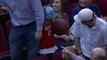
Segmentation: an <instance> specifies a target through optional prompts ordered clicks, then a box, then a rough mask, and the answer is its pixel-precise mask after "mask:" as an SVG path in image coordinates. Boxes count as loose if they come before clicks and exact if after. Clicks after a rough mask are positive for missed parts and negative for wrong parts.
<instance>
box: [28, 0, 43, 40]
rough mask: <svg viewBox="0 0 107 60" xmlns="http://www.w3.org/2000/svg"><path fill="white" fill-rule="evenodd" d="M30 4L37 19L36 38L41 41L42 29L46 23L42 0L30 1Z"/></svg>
mask: <svg viewBox="0 0 107 60" xmlns="http://www.w3.org/2000/svg"><path fill="white" fill-rule="evenodd" d="M29 4H30V5H31V8H32V10H33V12H34V15H35V18H36V24H37V29H36V33H35V38H36V39H37V40H41V38H42V27H43V23H44V12H43V8H42V4H41V1H40V0H29Z"/></svg>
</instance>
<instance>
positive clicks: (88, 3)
mask: <svg viewBox="0 0 107 60" xmlns="http://www.w3.org/2000/svg"><path fill="white" fill-rule="evenodd" d="M83 8H89V9H91V10H92V11H94V12H95V14H96V15H97V16H98V17H101V14H100V11H99V9H98V7H97V6H96V5H95V4H93V3H92V0H79V2H78V3H77V4H76V6H75V7H74V8H73V10H72V12H71V15H70V25H71V26H72V24H73V23H74V19H73V17H74V16H75V15H76V14H78V12H79V11H80V10H81V9H83Z"/></svg>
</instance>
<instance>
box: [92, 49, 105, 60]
mask: <svg viewBox="0 0 107 60" xmlns="http://www.w3.org/2000/svg"><path fill="white" fill-rule="evenodd" d="M90 58H91V60H106V51H105V50H104V49H103V48H94V49H92V51H91V56H90Z"/></svg>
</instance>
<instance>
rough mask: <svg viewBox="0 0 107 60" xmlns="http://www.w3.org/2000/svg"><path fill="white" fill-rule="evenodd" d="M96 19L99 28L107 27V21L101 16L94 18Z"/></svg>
mask: <svg viewBox="0 0 107 60" xmlns="http://www.w3.org/2000/svg"><path fill="white" fill-rule="evenodd" d="M96 20H97V24H98V25H99V27H100V28H107V22H106V21H105V20H103V19H102V18H96Z"/></svg>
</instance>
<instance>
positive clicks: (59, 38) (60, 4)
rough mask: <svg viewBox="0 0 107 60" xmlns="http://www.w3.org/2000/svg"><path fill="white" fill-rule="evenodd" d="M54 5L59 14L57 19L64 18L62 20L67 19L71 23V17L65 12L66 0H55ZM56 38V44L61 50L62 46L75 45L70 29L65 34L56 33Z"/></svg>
mask: <svg viewBox="0 0 107 60" xmlns="http://www.w3.org/2000/svg"><path fill="white" fill-rule="evenodd" d="M52 7H53V9H54V10H55V11H57V12H58V16H57V17H56V18H55V19H57V20H58V19H60V20H61V19H62V20H65V21H67V22H68V23H69V17H68V15H67V14H66V13H65V12H64V10H65V7H66V2H65V0H53V3H52ZM55 19H54V20H55ZM55 38H56V44H57V46H58V48H59V50H61V46H71V45H73V41H72V40H71V38H69V30H68V31H67V33H66V34H64V35H56V34H55ZM67 40H69V41H68V42H67Z"/></svg>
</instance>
